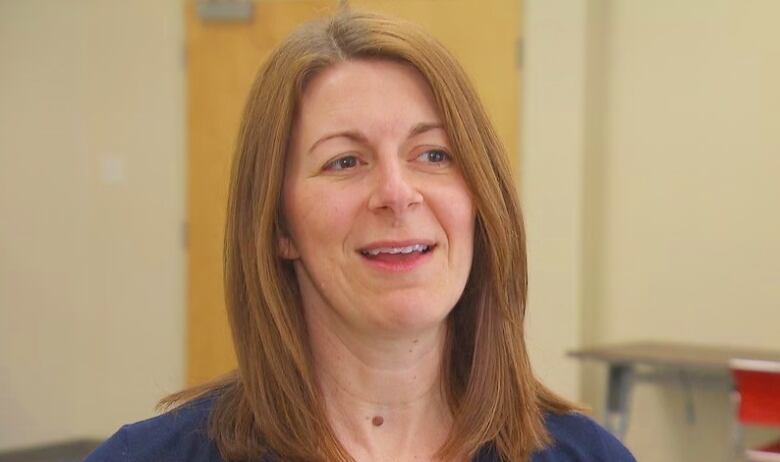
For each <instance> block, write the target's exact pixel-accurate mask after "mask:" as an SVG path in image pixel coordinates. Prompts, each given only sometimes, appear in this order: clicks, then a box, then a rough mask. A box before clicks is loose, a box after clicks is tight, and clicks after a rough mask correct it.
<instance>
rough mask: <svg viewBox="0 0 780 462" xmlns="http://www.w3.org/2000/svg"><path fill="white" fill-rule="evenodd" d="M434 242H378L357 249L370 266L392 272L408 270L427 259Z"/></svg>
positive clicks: (433, 247)
mask: <svg viewBox="0 0 780 462" xmlns="http://www.w3.org/2000/svg"><path fill="white" fill-rule="evenodd" d="M435 249H436V244H435V243H433V242H427V241H405V242H378V243H374V244H371V245H369V246H366V247H364V248H362V249H360V250H359V253H360V255H361V256H363V258H364V259H365V260H366V261H367V262H368V263H369V264H371V265H372V266H374V267H376V268H378V269H382V270H386V271H392V272H402V271H409V270H412V269H414V268H416V267H417V266H419V265H421V264H422V263H424V262H425V261H427V260H428V259H429V257H430V256H431V254H432V253H433V251H434V250H435Z"/></svg>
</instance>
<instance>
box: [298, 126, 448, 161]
mask: <svg viewBox="0 0 780 462" xmlns="http://www.w3.org/2000/svg"><path fill="white" fill-rule="evenodd" d="M436 129H440V130H444V126H443V125H442V124H440V123H438V122H420V123H418V124H416V125H415V126H414V127H412V129H411V130H409V133H408V134H407V135H406V138H407V139H409V138H412V137H415V136H417V135H420V134H422V133H425V132H428V131H431V130H436ZM340 137H344V138H348V139H350V140H353V141H357V142H359V143H363V144H368V139H367V138H366V137H365V136H364V135H363V134H362V133H360V132H358V131H356V130H345V131H341V132H335V133H330V134H328V135H325V136H323V137H322V138H320V139H318V140H317V141H315V142H314V143H313V144H312V145H311V147H310V148H309V153H310V154H311V152H312V151H314V148H316V147H317V145H319V144H320V143H323V142H325V141H327V140H330V139H333V138H340Z"/></svg>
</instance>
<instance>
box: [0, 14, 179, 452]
mask: <svg viewBox="0 0 780 462" xmlns="http://www.w3.org/2000/svg"><path fill="white" fill-rule="evenodd" d="M180 9H181V5H180V2H174V1H166V2H160V1H156V0H145V1H132V2H105V1H99V0H91V1H79V2H62V1H59V0H34V1H33V0H16V1H2V2H0V101H1V102H2V103H0V390H2V392H0V449H6V448H10V447H19V446H25V445H30V444H37V443H42V442H50V441H57V440H62V439H66V438H71V437H84V436H105V435H106V434H108V433H110V432H112V431H114V430H115V429H116V427H117V426H118V425H119V424H120V423H123V422H126V421H129V420H135V419H140V418H142V417H145V416H148V415H150V414H151V413H152V410H153V406H154V404H155V402H156V400H157V399H159V398H160V397H161V396H162V395H163V394H165V393H167V392H171V391H175V390H176V389H178V388H179V387H180V386H181V385H182V383H183V343H184V342H183V335H184V332H183V330H184V314H183V312H184V290H183V283H184V278H183V274H184V264H183V262H184V250H183V247H182V244H181V224H182V222H183V219H184V146H183V145H184V131H183V130H184V121H183V114H184V110H183V107H184V91H183V87H184V76H183V67H182V64H181V43H182V40H183V37H182V14H181V10H180Z"/></svg>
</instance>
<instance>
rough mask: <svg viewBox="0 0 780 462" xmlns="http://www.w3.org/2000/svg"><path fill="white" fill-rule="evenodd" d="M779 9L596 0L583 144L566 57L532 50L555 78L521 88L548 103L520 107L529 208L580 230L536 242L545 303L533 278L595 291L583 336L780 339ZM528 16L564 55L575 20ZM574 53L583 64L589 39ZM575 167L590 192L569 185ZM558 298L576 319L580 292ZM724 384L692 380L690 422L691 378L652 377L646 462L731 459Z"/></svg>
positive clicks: (556, 9) (587, 383) (544, 228)
mask: <svg viewBox="0 0 780 462" xmlns="http://www.w3.org/2000/svg"><path fill="white" fill-rule="evenodd" d="M579 8H580V6H579V3H578V2H575V6H574V8H571V4H570V3H569V2H560V1H549V0H536V1H534V0H530V1H527V5H526V10H527V14H526V19H527V21H534V20H536V21H541V20H543V21H545V22H548V23H549V22H550V21H551V20H550V19H549V18H548V17H545V15H554V16H555V17H556V18H557V19H555V20H553V22H562V21H568V20H571V18H572V15H573V14H574V15H577V16H580V13H579ZM572 9H573V10H575V11H576V13H572ZM534 10H537V14H533V12H534ZM779 17H780V2H776V1H774V0H751V1H747V2H746V1H736V0H729V1H727V0H717V1H713V0H686V1H683V2H680V1H672V0H664V1H614V0H589V1H588V2H587V12H586V14H585V18H586V19H585V22H586V33H585V35H586V40H585V41H584V43H583V44H582V45H583V47H584V48H585V54H586V56H585V60H584V69H583V70H582V72H578V73H577V76H576V77H575V78H577V79H579V78H581V76H584V79H583V80H582V81H581V83H580V87H581V88H583V91H584V99H585V102H584V105H583V102H582V99H581V97H580V96H578V95H576V94H575V95H573V97H572V98H571V100H570V102H569V104H568V107H569V112H571V113H574V114H576V115H577V117H582V118H583V122H582V126H584V139H583V141H582V143H581V144H578V143H576V142H572V141H571V140H569V141H562V140H559V139H557V137H567V138H571V137H574V138H575V139H576V138H577V136H578V135H576V133H575V132H572V130H571V127H572V126H573V125H576V124H573V122H572V121H571V117H572V116H570V115H567V112H566V108H565V102H564V101H563V100H562V97H561V92H563V93H565V94H568V92H569V91H570V90H569V86H566V87H565V88H563V89H560V88H557V87H556V85H557V84H558V83H560V82H563V81H565V80H566V79H567V78H566V77H564V76H561V75H560V73H559V72H555V71H556V70H560V69H561V68H563V67H565V65H561V64H558V65H556V66H553V65H551V64H550V63H549V62H544V61H542V63H543V64H544V67H543V68H538V67H537V68H535V69H534V68H532V63H528V62H527V63H526V67H525V75H526V79H528V80H529V81H531V79H532V74H533V73H542V75H541V76H538V77H537V79H539V80H542V81H544V82H545V85H544V86H540V85H537V86H536V88H534V86H532V85H531V84H530V82H529V85H528V86H527V87H526V90H527V91H528V92H533V91H535V90H539V89H540V88H541V89H542V91H543V92H544V94H543V95H527V96H526V97H527V98H536V99H538V100H539V102H540V103H539V105H538V107H537V109H536V114H534V113H533V112H532V111H528V110H526V113H525V114H524V116H525V117H526V118H528V117H534V116H535V117H538V118H540V121H537V122H528V123H527V124H526V125H525V126H524V130H525V132H524V136H525V137H526V141H529V142H528V143H526V144H525V145H524V149H525V151H524V152H523V158H524V159H525V162H524V167H525V168H524V173H525V176H524V178H523V181H524V183H525V189H524V195H525V201H526V209H527V210H528V211H529V212H530V213H529V219H534V217H535V216H536V217H537V218H536V219H538V220H540V222H541V223H530V224H529V228H530V229H531V230H532V231H533V230H534V229H535V228H537V229H538V230H539V231H537V233H543V232H546V233H549V234H554V233H560V235H561V236H567V235H568V236H571V239H572V240H571V241H565V239H564V240H562V242H561V243H560V245H558V246H554V245H552V241H551V240H550V242H549V243H545V242H544V241H542V243H541V244H542V245H539V243H537V247H540V248H537V249H536V250H534V249H531V252H532V255H533V252H537V256H536V257H535V258H536V259H537V261H540V260H542V259H547V261H546V262H544V263H537V270H536V274H534V272H533V270H534V269H533V268H532V273H531V277H532V279H531V281H532V283H533V281H536V284H537V295H536V299H535V300H536V306H534V307H533V308H534V309H535V310H536V311H537V312H538V311H544V310H546V309H548V306H542V307H540V306H538V305H539V304H540V303H542V301H541V300H539V297H540V296H539V295H538V293H540V292H541V293H548V294H553V293H554V291H555V289H556V287H560V290H561V291H563V292H564V294H565V295H561V294H558V295H557V297H558V299H562V298H567V299H569V300H570V303H571V304H572V305H573V306H581V308H582V310H581V311H579V313H580V316H581V319H582V322H581V331H580V336H581V341H582V342H583V343H584V344H594V343H604V342H614V341H624V340H638V339H662V340H672V341H685V342H692V343H698V344H726V345H735V346H745V347H755V348H767V349H774V350H780V328H779V327H778V326H780V238H779V237H778V236H780V214H779V213H778V210H780V206H779V205H778V204H780V181H779V180H778V178H780V86H778V85H777V82H780V28H778V27H777V18H779ZM525 30H526V47H534V48H535V51H534V53H535V54H537V55H547V56H549V57H550V59H552V58H553V57H563V58H565V56H562V55H561V54H560V41H561V40H562V38H561V36H563V39H565V38H568V39H571V40H574V39H575V38H577V37H579V35H580V32H579V30H574V31H572V30H570V29H569V30H566V29H559V30H557V31H556V33H557V34H559V35H556V36H553V33H552V31H550V30H544V29H543V28H542V27H541V23H540V24H536V25H534V24H526V26H525ZM535 30H536V31H537V33H536V34H537V37H536V38H535V37H534V31H535ZM539 37H541V38H544V39H545V40H546V43H543V44H542V43H540V42H539V40H541V39H539V40H537V38H539ZM527 54H530V52H528V53H527ZM570 58H571V60H572V61H571V63H570V64H569V65H570V66H572V67H577V66H578V65H579V63H580V61H579V57H578V56H577V55H576V53H574V54H572V55H571V56H570ZM570 84H571V85H575V84H574V83H570ZM544 101H550V105H549V106H548V105H544V104H542V102H544ZM526 109H527V108H526ZM554 117H561V119H560V122H559V121H556V120H555V118H554ZM542 121H543V122H544V123H545V124H548V125H547V126H543V127H541V128H538V129H536V135H535V136H537V137H540V138H539V139H536V140H534V138H533V137H532V136H534V135H532V134H531V133H528V130H529V129H530V127H531V126H532V124H534V123H537V124H541V123H542ZM550 125H552V127H551V126H550ZM580 146H582V147H584V150H583V151H581V152H568V153H561V152H560V151H558V150H562V149H566V150H576V149H579V148H580ZM552 147H554V148H555V149H558V150H552V149H551V148H552ZM534 158H536V159H535V160H534ZM567 162H574V163H575V164H570V163H567ZM534 165H535V166H536V167H535V168H534ZM573 169H579V172H580V173H579V174H580V176H579V177H578V176H577V175H576V174H574V173H573ZM528 175H537V176H538V177H537V178H529V177H528ZM573 185H574V186H573ZM578 185H582V187H583V189H582V191H583V194H582V197H581V198H576V197H574V196H573V195H572V194H570V191H571V189H572V187H574V188H576V187H578ZM544 194H546V195H547V197H545V195H544ZM545 207H550V208H559V209H562V210H568V211H570V212H569V213H570V216H571V217H573V218H572V219H571V225H570V226H571V228H573V229H576V228H577V227H578V226H580V225H581V230H580V232H579V233H577V232H568V231H565V230H562V227H563V226H565V225H564V221H563V220H552V219H547V218H544V216H543V215H541V214H542V213H545V214H553V213H554V212H550V211H544V212H542V210H545ZM534 209H535V211H534ZM540 217H541V218H540ZM577 217H581V218H580V219H578V218H577ZM551 225H552V226H553V229H549V228H548V227H549V226H551ZM532 245H533V244H532ZM578 246H579V248H578ZM578 252H581V255H582V260H581V261H582V265H581V267H580V268H579V269H578V271H579V274H578V275H577V274H573V275H572V273H574V272H575V270H572V269H567V268H563V267H560V266H558V267H557V268H556V269H555V270H551V269H545V265H551V264H554V263H557V264H559V265H562V264H565V263H571V264H572V265H576V264H577V259H575V258H571V257H570V255H576V254H577V253H578ZM532 261H533V260H532ZM561 275H564V276H566V277H565V278H563V281H564V282H561V280H560V279H561V278H560V276H561ZM572 279H574V280H577V279H579V280H580V283H581V287H582V289H581V291H580V292H579V297H578V296H577V294H578V292H576V291H575V290H572V289H571V284H570V283H568V282H566V281H567V280H569V281H570V280H572ZM570 293H573V294H574V295H575V296H574V298H573V299H572V297H570V296H569V295H568V294H570ZM533 297H534V294H533V293H532V298H533ZM554 300H557V299H554V298H553V297H552V295H550V297H549V299H548V300H546V301H545V303H546V302H550V301H554ZM550 303H551V304H550V306H552V308H550V309H553V310H558V313H559V314H560V315H562V316H564V317H562V318H561V319H560V322H562V323H565V324H568V323H569V322H570V319H569V318H568V316H573V314H572V313H571V310H565V309H560V308H557V307H556V306H557V305H556V304H554V303H552V302H550ZM559 304H560V303H558V305H559ZM562 341H563V342H564V343H566V344H568V343H571V339H569V338H565V339H563V340H562ZM548 348H550V349H553V348H554V347H553V346H552V345H550V346H548ZM543 367H544V366H543ZM604 372H605V371H604V369H603V368H601V367H598V366H589V367H586V368H585V372H584V374H583V376H582V377H583V383H582V389H581V390H582V393H583V398H584V399H585V400H586V402H588V403H590V404H592V405H594V406H596V409H598V408H600V404H601V396H602V393H603V374H604ZM561 377H563V376H562V375H561ZM727 388H728V386H727V384H726V383H720V384H718V383H710V384H703V385H701V386H697V387H696V388H695V393H694V403H695V406H696V411H697V413H698V419H697V422H696V424H694V425H689V424H687V423H686V419H685V405H684V403H685V401H684V394H683V393H682V391H681V390H680V387H679V385H678V384H676V383H674V382H670V383H666V384H663V383H662V384H658V383H652V384H641V385H639V386H638V387H637V388H636V390H635V394H634V397H633V400H632V402H633V404H634V409H633V416H632V425H631V427H630V429H629V433H628V437H627V443H628V445H629V447H631V448H632V449H633V450H634V451H635V453H636V455H637V458H638V459H639V460H641V461H643V462H656V461H657V462H661V461H663V462H670V461H680V462H683V461H691V460H697V461H699V460H708V461H709V460H725V454H726V450H727V442H728V438H727V436H728V430H729V427H728V422H729V418H730V416H729V414H728V412H729V407H728V396H727ZM753 436H754V437H755V436H756V435H755V434H754V435H753Z"/></svg>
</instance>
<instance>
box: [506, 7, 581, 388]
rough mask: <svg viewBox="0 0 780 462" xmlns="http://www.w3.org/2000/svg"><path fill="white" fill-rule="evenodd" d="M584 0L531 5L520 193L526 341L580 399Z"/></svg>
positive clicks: (549, 378)
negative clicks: (572, 353) (569, 354)
mask: <svg viewBox="0 0 780 462" xmlns="http://www.w3.org/2000/svg"><path fill="white" fill-rule="evenodd" d="M585 15H586V1H585V0H566V1H550V0H540V1H533V0H532V1H525V2H524V5H523V16H524V24H523V31H524V48H523V49H524V53H523V88H522V91H523V96H522V102H523V105H522V110H521V111H520V112H521V117H522V123H521V128H520V132H521V136H520V139H521V140H522V146H521V159H522V161H521V163H520V175H519V177H520V178H519V181H520V188H519V189H520V194H521V197H522V203H523V212H524V214H525V221H526V230H527V235H528V238H527V240H528V267H529V289H528V290H529V297H528V309H527V323H528V328H527V340H528V348H529V352H530V355H531V360H532V361H533V364H534V367H535V369H536V372H537V374H538V375H539V376H540V378H541V379H542V380H543V381H544V382H545V383H546V384H547V385H549V386H550V387H551V388H553V389H554V390H555V391H557V392H558V393H561V394H563V395H564V396H566V397H568V398H569V399H574V400H577V399H579V365H578V364H577V363H576V362H575V361H572V360H569V359H566V358H565V355H566V351H567V350H571V349H575V348H577V347H578V346H579V345H580V344H581V338H580V337H581V333H580V324H581V317H582V298H583V295H582V290H583V287H582V282H583V277H582V272H581V271H580V266H581V264H582V247H583V244H582V235H581V234H582V233H581V228H582V220H583V214H582V211H583V205H582V188H583V175H582V164H583V153H584V142H585V139H584V119H583V111H584V110H585V109H584V104H585V94H584V59H585V47H584V46H583V43H584V40H585V33H586V28H585V26H586V16H585Z"/></svg>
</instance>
